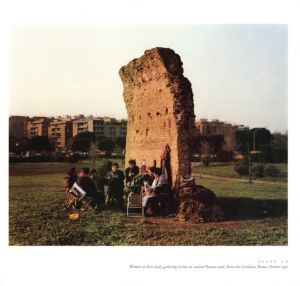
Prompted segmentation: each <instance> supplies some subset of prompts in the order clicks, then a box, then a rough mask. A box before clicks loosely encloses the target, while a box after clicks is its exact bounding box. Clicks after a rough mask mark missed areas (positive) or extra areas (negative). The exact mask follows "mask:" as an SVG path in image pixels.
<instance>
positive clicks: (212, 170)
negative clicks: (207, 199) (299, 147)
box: [193, 163, 288, 182]
mask: <svg viewBox="0 0 300 286" xmlns="http://www.w3.org/2000/svg"><path fill="white" fill-rule="evenodd" d="M268 165H275V166H276V167H277V168H278V169H279V170H280V173H279V176H278V177H277V178H269V177H264V178H258V180H266V181H278V182H287V177H288V170H287V164H266V167H267V166H268ZM193 172H194V173H201V174H206V175H211V176H220V177H228V178H236V179H240V178H242V179H247V178H248V176H240V175H239V174H238V173H237V172H235V171H234V169H233V164H231V163H229V164H225V163H215V164H211V165H210V166H209V167H205V166H197V167H194V168H193ZM254 179H255V178H254Z"/></svg>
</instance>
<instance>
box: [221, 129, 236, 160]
mask: <svg viewBox="0 0 300 286" xmlns="http://www.w3.org/2000/svg"><path fill="white" fill-rule="evenodd" d="M223 150H224V151H226V152H228V154H229V155H230V156H231V157H229V160H230V159H231V160H232V161H234V151H237V150H239V144H238V143H237V140H236V138H235V134H231V135H228V136H226V137H225V138H224V144H223Z"/></svg>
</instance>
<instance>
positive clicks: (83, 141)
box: [72, 132, 96, 152]
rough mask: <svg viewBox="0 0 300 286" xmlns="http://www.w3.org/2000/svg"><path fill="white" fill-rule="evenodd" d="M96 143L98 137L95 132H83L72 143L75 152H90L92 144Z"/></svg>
mask: <svg viewBox="0 0 300 286" xmlns="http://www.w3.org/2000/svg"><path fill="white" fill-rule="evenodd" d="M93 142H96V137H95V134H94V133H93V132H82V133H79V134H77V135H76V136H74V138H73V142H72V150H73V151H81V152H88V151H89V150H90V146H91V143H93Z"/></svg>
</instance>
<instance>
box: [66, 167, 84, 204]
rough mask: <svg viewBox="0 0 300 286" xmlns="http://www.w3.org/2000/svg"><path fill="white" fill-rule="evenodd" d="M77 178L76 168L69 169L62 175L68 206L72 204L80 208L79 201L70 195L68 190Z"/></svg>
mask: <svg viewBox="0 0 300 286" xmlns="http://www.w3.org/2000/svg"><path fill="white" fill-rule="evenodd" d="M77 179H78V176H77V171H76V168H71V169H69V171H68V173H67V176H65V177H64V189H65V191H66V196H67V198H68V201H69V206H73V207H74V208H80V203H79V202H77V201H76V199H75V198H74V196H72V195H71V194H70V192H69V191H70V189H71V188H72V187H73V185H74V183H75V182H76V181H77ZM69 206H68V207H69Z"/></svg>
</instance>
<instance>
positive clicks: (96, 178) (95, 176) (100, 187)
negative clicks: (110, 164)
mask: <svg viewBox="0 0 300 286" xmlns="http://www.w3.org/2000/svg"><path fill="white" fill-rule="evenodd" d="M90 177H91V179H92V181H93V182H94V184H95V186H96V188H97V192H98V196H99V202H100V203H101V205H104V204H105V195H104V180H103V179H102V178H101V177H100V175H99V173H98V172H97V171H96V169H93V170H92V171H91V172H90Z"/></svg>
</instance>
